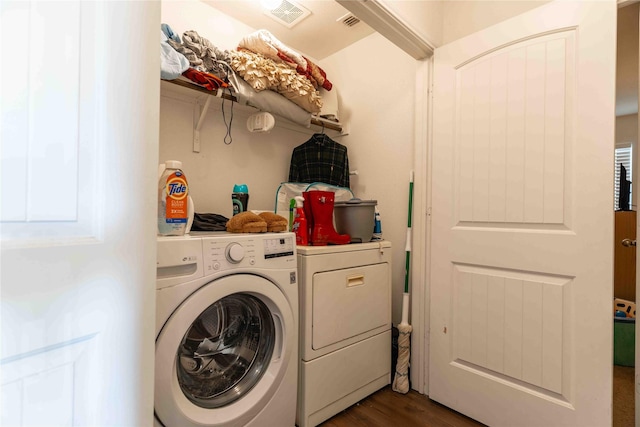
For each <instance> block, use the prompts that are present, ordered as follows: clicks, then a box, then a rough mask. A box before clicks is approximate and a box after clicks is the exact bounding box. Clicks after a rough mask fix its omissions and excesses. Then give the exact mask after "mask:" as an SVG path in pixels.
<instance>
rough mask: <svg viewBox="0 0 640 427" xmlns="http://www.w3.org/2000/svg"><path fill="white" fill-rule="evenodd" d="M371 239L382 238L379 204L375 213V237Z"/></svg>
mask: <svg viewBox="0 0 640 427" xmlns="http://www.w3.org/2000/svg"><path fill="white" fill-rule="evenodd" d="M371 240H373V241H377V240H382V223H381V222H380V212H379V211H378V206H377V205H376V207H375V211H374V213H373V238H372V239H371Z"/></svg>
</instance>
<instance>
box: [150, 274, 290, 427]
mask: <svg viewBox="0 0 640 427" xmlns="http://www.w3.org/2000/svg"><path fill="white" fill-rule="evenodd" d="M295 334H297V331H296V326H295V321H294V317H293V314H292V311H291V307H290V306H289V303H288V302H287V299H286V298H285V296H284V295H283V294H282V292H281V291H280V290H279V289H278V287H277V286H276V285H274V284H273V283H272V282H270V281H268V280H266V279H264V278H262V277H259V276H254V275H250V274H236V275H232V276H227V277H224V278H220V279H217V280H215V281H213V282H210V283H208V284H207V285H205V286H203V287H202V288H200V289H199V290H198V291H196V292H194V293H193V294H192V295H191V296H190V297H189V298H187V299H186V300H185V301H184V302H183V303H182V304H181V305H180V306H179V307H178V308H177V309H176V311H175V312H174V313H173V314H172V315H171V317H170V318H169V320H168V321H167V322H166V323H165V326H164V327H163V329H162V331H160V334H159V335H158V339H157V340H156V365H155V366H156V367H155V373H156V376H155V380H156V381H155V412H156V415H157V417H158V418H159V419H160V421H161V422H162V423H163V424H164V425H165V426H167V427H174V426H175V427H178V426H180V427H182V426H202V425H206V426H222V425H224V426H232V425H239V426H240V425H245V424H246V423H247V422H249V421H250V420H251V419H253V418H254V417H255V415H256V414H257V413H258V412H259V411H260V410H262V409H263V408H264V406H265V405H266V404H267V402H268V401H269V400H270V399H271V397H272V396H273V394H274V393H275V391H276V390H277V388H278V387H279V385H280V382H281V381H282V377H283V375H284V374H285V371H286V368H287V364H288V363H296V361H291V360H290V357H291V352H292V349H293V345H294V344H295Z"/></svg>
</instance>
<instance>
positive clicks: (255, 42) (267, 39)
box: [238, 30, 333, 90]
mask: <svg viewBox="0 0 640 427" xmlns="http://www.w3.org/2000/svg"><path fill="white" fill-rule="evenodd" d="M238 48H240V49H246V50H250V51H251V52H254V53H259V54H260V55H262V56H264V57H265V58H269V59H271V60H273V61H276V62H284V63H286V64H288V65H289V66H290V67H292V68H294V69H295V70H296V71H297V72H298V73H299V74H300V75H303V76H305V77H306V78H307V79H308V80H309V81H310V82H311V84H312V85H313V87H314V88H315V89H318V88H319V87H322V88H324V89H326V90H331V88H332V87H333V85H332V84H331V82H330V81H329V80H328V79H327V74H326V73H325V72H324V70H323V69H322V68H320V67H319V66H318V65H316V64H315V63H313V62H312V61H310V60H309V59H308V58H306V57H304V56H303V55H301V54H299V53H298V52H296V51H295V50H293V49H291V48H290V47H288V46H286V45H285V44H284V43H282V42H281V41H280V40H278V39H277V38H276V37H274V35H273V34H271V33H270V32H269V31H267V30H258V31H255V32H253V33H251V34H249V35H247V36H245V37H243V38H242V39H241V40H240V42H239V44H238Z"/></svg>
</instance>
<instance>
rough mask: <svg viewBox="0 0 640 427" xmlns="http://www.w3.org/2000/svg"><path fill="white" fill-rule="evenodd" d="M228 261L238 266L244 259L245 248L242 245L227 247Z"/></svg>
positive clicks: (233, 244)
mask: <svg viewBox="0 0 640 427" xmlns="http://www.w3.org/2000/svg"><path fill="white" fill-rule="evenodd" d="M226 252H227V259H228V260H229V262H231V263H234V264H237V263H239V262H240V261H242V259H243V258H244V248H243V247H242V245H241V244H240V243H231V244H230V245H229V246H227V251H226Z"/></svg>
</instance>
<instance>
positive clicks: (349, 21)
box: [337, 13, 360, 27]
mask: <svg viewBox="0 0 640 427" xmlns="http://www.w3.org/2000/svg"><path fill="white" fill-rule="evenodd" d="M337 20H338V21H340V22H342V23H343V24H344V25H346V26H347V27H353V26H354V25H356V24H357V23H358V22H360V19H358V18H357V17H356V16H354V15H353V14H351V13H347V14H346V15H344V16H342V17H340V18H338V19H337Z"/></svg>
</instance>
